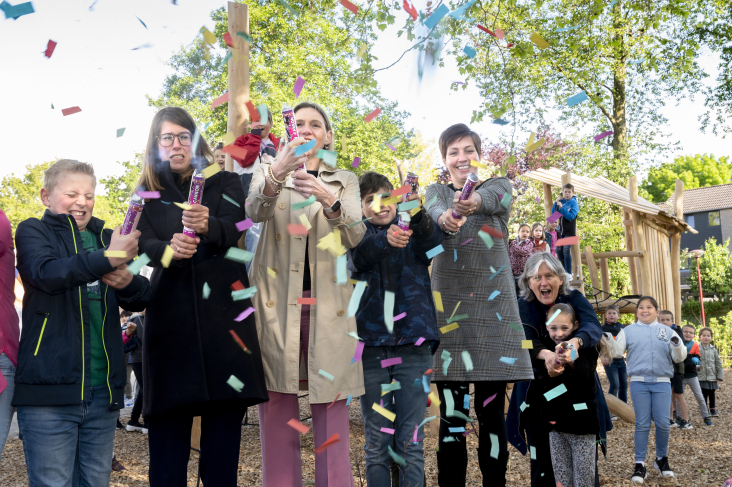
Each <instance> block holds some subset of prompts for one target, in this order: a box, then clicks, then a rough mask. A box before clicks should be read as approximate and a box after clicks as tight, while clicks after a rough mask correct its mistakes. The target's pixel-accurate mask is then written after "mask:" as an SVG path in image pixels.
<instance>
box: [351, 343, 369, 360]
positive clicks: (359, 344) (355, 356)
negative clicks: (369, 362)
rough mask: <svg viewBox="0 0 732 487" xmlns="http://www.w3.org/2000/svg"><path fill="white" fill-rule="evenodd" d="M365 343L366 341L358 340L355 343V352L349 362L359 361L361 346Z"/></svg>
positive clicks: (361, 351) (361, 352) (361, 353)
mask: <svg viewBox="0 0 732 487" xmlns="http://www.w3.org/2000/svg"><path fill="white" fill-rule="evenodd" d="M365 345H366V342H358V343H357V344H356V353H354V354H353V359H352V360H351V363H354V362H360V361H361V356H362V355H363V348H364V346H365Z"/></svg>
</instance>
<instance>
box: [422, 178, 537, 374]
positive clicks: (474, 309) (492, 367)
mask: <svg viewBox="0 0 732 487" xmlns="http://www.w3.org/2000/svg"><path fill="white" fill-rule="evenodd" d="M476 191H478V193H480V196H481V197H482V199H483V206H482V207H481V208H480V209H479V210H478V211H477V212H475V213H474V214H473V215H471V216H469V217H468V220H467V222H466V223H465V224H464V225H463V226H462V228H461V229H460V232H458V234H457V235H455V236H449V235H445V238H444V240H443V242H442V246H443V247H444V249H445V251H444V252H443V253H441V254H439V255H437V256H436V257H435V258H434V260H433V263H432V289H433V290H435V291H440V293H441V294H442V303H443V307H444V310H445V311H444V312H442V313H441V312H439V311H438V312H437V326H438V327H443V326H445V325H447V320H448V318H450V316H451V315H452V313H453V310H454V309H455V305H457V304H458V302H460V306H459V307H458V309H457V310H456V311H455V316H458V315H464V314H467V315H468V318H466V319H462V320H459V321H457V324H458V325H460V327H459V328H458V329H456V330H452V331H449V332H447V333H445V334H441V335H440V340H441V342H440V350H447V351H449V352H450V354H451V357H452V362H451V363H450V366H449V367H448V370H447V375H444V374H443V369H442V364H443V360H442V359H441V355H442V352H441V351H438V352H437V353H436V354H435V358H434V368H435V371H436V372H435V376H434V377H435V378H434V380H436V381H440V380H447V381H470V382H474V381H507V382H516V381H521V380H530V379H533V378H534V375H533V373H532V370H531V360H530V358H529V354H528V352H527V351H526V350H524V349H522V348H521V340H524V339H525V338H526V337H525V336H524V331H523V328H522V326H521V318H520V317H519V312H518V304H517V301H516V290H515V284H514V279H513V274H512V273H511V265H510V264H509V259H508V228H507V223H508V215H509V213H510V208H511V205H510V204H509V205H508V208H504V207H503V206H502V205H501V199H500V198H501V195H503V194H506V195H511V192H512V188H511V183H510V182H509V180H508V179H506V178H503V177H500V178H492V179H489V180H487V181H485V182H484V183H482V184H481V185H479V186H478V188H477V189H476ZM435 195H436V196H437V199H436V200H435V202H434V203H432V204H431V205H430V208H429V213H430V216H432V218H433V219H434V220H435V221H437V218H438V217H439V216H440V215H441V214H442V213H444V212H445V211H446V210H447V209H448V208H453V206H454V205H453V199H454V197H455V189H454V188H453V187H452V185H449V186H448V185H443V184H437V183H435V184H432V185H430V186H429V187H428V188H427V191H426V194H425V201H426V202H428V203H429V202H430V201H431V200H432V198H433V197H434V196H435ZM483 225H488V226H489V227H492V228H494V229H496V230H498V231H499V232H502V233H504V234H506V235H505V236H504V238H493V242H494V244H493V247H492V248H490V249H489V248H488V247H487V246H486V244H485V243H483V240H482V239H481V238H480V236H479V235H478V232H479V230H480V229H481V228H482V227H483ZM471 238H472V241H470V242H468V243H467V244H465V245H462V246H461V245H460V244H461V243H463V242H465V241H466V240H468V239H471ZM456 250H457V261H455V251H456ZM491 266H492V267H493V268H494V269H495V270H496V271H498V270H499V269H501V268H502V269H501V271H500V272H498V273H496V274H495V275H494V276H493V279H491V275H492V272H491V270H490V268H491ZM493 291H500V293H501V294H499V295H497V296H496V297H495V298H493V299H492V300H489V299H488V298H489V297H490V295H491V293H493ZM498 315H500V318H499V317H498ZM511 324H513V325H518V326H515V328H513V327H511V326H509V325H511ZM464 350H466V351H468V352H469V353H470V357H471V360H472V362H473V367H474V368H473V370H472V371H470V372H468V371H466V370H465V365H464V364H463V359H462V352H463V351H464ZM501 357H506V358H508V359H516V360H515V362H514V363H513V364H507V363H504V362H501V361H500V359H501Z"/></svg>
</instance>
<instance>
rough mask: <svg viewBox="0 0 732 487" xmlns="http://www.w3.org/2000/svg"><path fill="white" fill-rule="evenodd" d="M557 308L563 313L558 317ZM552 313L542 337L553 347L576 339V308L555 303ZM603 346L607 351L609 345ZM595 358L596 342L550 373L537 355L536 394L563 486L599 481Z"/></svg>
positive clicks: (556, 477) (583, 486) (584, 486)
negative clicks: (557, 390)
mask: <svg viewBox="0 0 732 487" xmlns="http://www.w3.org/2000/svg"><path fill="white" fill-rule="evenodd" d="M557 311H559V314H558V315H556V316H555V313H556V312H557ZM552 316H553V317H554V319H553V320H551V322H550V323H547V325H546V329H547V332H546V333H545V334H544V335H542V336H541V341H542V342H543V344H544V345H545V346H546V347H547V348H548V349H550V350H554V349H556V348H557V345H559V344H561V343H563V342H566V341H567V340H570V339H572V338H573V337H574V334H575V333H576V331H577V329H578V327H579V323H578V321H577V318H576V316H575V313H574V310H573V309H572V307H571V306H570V305H568V304H555V305H554V306H552V307H551V309H549V311H548V313H547V317H552ZM603 343H604V342H603ZM604 347H605V348H604V350H605V353H606V355H608V356H609V353H608V349H607V345H605V346H604ZM565 353H571V351H570V350H567V351H566V352H565ZM597 358H598V350H597V348H596V347H589V348H586V349H583V350H582V353H581V354H579V356H578V357H577V359H576V360H573V361H572V362H569V364H568V365H566V366H563V367H560V369H559V370H560V371H561V373H560V375H558V376H556V377H550V376H549V374H548V373H547V372H546V366H545V364H544V361H543V360H541V359H534V370H535V371H537V373H542V372H539V371H543V373H542V374H543V375H541V376H539V377H537V383H538V385H539V387H540V393H541V395H540V396H538V397H539V398H540V403H539V405H540V408H541V417H542V422H543V423H544V424H545V425H546V428H547V429H548V430H549V445H550V449H551V457H552V466H553V468H554V480H556V481H557V482H558V483H561V484H562V485H566V486H572V485H574V486H581V487H592V486H594V485H595V450H596V446H595V445H596V441H597V438H598V433H599V431H600V424H599V420H598V415H597V402H596V401H595V393H596V390H595V369H596V368H597ZM561 385H564V387H566V392H564V393H562V394H560V395H558V396H556V397H554V398H552V399H551V400H550V399H548V398H547V397H546V395H545V394H546V393H549V394H551V391H553V390H555V388H556V387H559V386H561ZM578 406H579V407H578ZM557 485H558V484H557Z"/></svg>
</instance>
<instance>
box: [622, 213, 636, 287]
mask: <svg viewBox="0 0 732 487" xmlns="http://www.w3.org/2000/svg"><path fill="white" fill-rule="evenodd" d="M623 219H624V221H627V222H628V223H627V224H625V225H624V226H625V249H626V250H628V251H635V250H636V249H635V246H634V244H633V220H631V218H630V211H629V210H628V209H626V208H623ZM636 260H638V259H637V258H636V257H628V271H629V273H630V288H631V290H632V292H633V294H634V295H637V294H639V293H640V286H639V285H638V266H637V265H636Z"/></svg>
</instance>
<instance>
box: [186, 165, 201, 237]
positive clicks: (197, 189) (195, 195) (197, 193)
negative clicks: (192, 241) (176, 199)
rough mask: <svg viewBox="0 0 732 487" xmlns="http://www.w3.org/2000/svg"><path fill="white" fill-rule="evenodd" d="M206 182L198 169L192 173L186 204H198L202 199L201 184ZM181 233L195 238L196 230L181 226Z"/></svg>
mask: <svg viewBox="0 0 732 487" xmlns="http://www.w3.org/2000/svg"><path fill="white" fill-rule="evenodd" d="M205 182H206V177H205V176H204V175H203V174H202V173H201V172H199V171H196V172H194V173H193V176H191V191H190V193H188V204H189V205H199V204H201V200H202V199H203V185H204V183H205ZM183 235H185V236H187V237H191V238H196V231H195V230H193V229H191V228H188V227H183Z"/></svg>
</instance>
